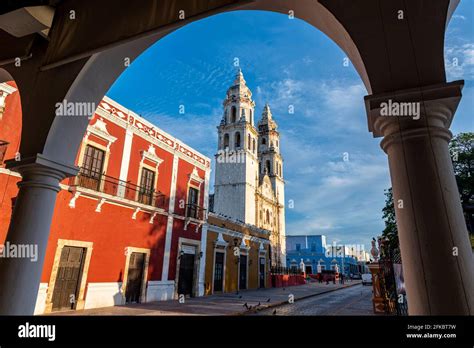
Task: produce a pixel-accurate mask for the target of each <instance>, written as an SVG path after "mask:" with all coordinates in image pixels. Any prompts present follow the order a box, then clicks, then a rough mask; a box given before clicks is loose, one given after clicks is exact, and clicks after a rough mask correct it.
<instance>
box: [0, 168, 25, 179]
mask: <svg viewBox="0 0 474 348" xmlns="http://www.w3.org/2000/svg"><path fill="white" fill-rule="evenodd" d="M0 174H5V175H10V176H15V177H17V178H21V177H22V176H21V174H20V173H18V172H14V171H12V170H10V169H6V168H2V167H0Z"/></svg>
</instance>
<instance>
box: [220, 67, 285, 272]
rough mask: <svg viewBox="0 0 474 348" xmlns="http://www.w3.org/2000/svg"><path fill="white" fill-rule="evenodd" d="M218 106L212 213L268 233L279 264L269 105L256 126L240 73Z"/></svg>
mask: <svg viewBox="0 0 474 348" xmlns="http://www.w3.org/2000/svg"><path fill="white" fill-rule="evenodd" d="M223 105H224V115H223V117H222V120H221V123H220V125H219V126H218V127H217V129H218V136H219V139H218V152H217V155H216V170H215V186H214V212H215V213H217V214H221V215H223V216H227V217H231V218H233V219H236V220H239V221H241V222H243V223H246V224H249V225H254V226H257V227H258V228H263V229H266V230H269V231H271V237H270V241H271V263H272V265H280V266H284V265H285V263H286V261H285V259H286V258H285V182H284V179H283V158H282V156H281V154H280V134H279V132H278V131H277V127H278V126H277V124H276V122H275V120H274V119H273V116H272V112H271V110H270V106H269V105H268V104H267V105H265V107H264V109H263V113H262V116H261V119H260V120H259V121H258V123H257V126H255V102H254V101H253V100H252V92H251V91H250V89H249V88H248V87H247V85H246V82H245V79H244V76H243V74H242V72H241V71H239V72H238V74H237V76H236V78H235V80H234V83H233V84H232V86H231V87H230V88H229V89H228V90H227V95H226V98H225V100H224V102H223Z"/></svg>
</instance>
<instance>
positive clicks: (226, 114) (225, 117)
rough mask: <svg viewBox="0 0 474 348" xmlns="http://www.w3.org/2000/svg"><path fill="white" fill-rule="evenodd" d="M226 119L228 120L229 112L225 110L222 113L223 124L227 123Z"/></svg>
mask: <svg viewBox="0 0 474 348" xmlns="http://www.w3.org/2000/svg"><path fill="white" fill-rule="evenodd" d="M228 118H229V110H228V109H225V111H224V121H225V123H227V122H229V120H228Z"/></svg>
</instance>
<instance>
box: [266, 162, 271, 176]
mask: <svg viewBox="0 0 474 348" xmlns="http://www.w3.org/2000/svg"><path fill="white" fill-rule="evenodd" d="M265 169H266V170H267V174H268V175H270V173H271V169H272V168H271V166H270V161H269V160H267V161H266V162H265Z"/></svg>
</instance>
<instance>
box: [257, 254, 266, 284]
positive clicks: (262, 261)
mask: <svg viewBox="0 0 474 348" xmlns="http://www.w3.org/2000/svg"><path fill="white" fill-rule="evenodd" d="M258 267H259V287H261V288H264V287H265V258H264V257H260V258H259V265H258Z"/></svg>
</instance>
